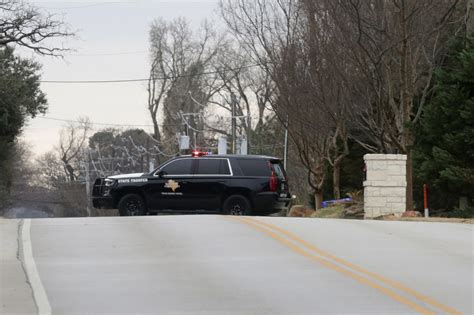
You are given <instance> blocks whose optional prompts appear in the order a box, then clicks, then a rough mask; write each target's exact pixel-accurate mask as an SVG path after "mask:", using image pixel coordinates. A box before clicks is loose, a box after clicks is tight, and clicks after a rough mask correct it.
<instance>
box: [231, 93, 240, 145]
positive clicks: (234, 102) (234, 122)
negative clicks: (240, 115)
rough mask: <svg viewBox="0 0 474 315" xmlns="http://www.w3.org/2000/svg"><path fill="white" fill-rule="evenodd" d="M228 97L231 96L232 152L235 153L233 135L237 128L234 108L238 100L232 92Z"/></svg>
mask: <svg viewBox="0 0 474 315" xmlns="http://www.w3.org/2000/svg"><path fill="white" fill-rule="evenodd" d="M230 97H231V107H232V154H235V149H236V142H235V136H236V129H237V122H236V117H235V108H236V106H237V102H238V100H237V96H235V94H234V93H232V94H231V95H230Z"/></svg>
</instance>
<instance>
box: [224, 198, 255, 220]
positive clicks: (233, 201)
mask: <svg viewBox="0 0 474 315" xmlns="http://www.w3.org/2000/svg"><path fill="white" fill-rule="evenodd" d="M222 211H223V213H224V214H228V215H250V213H251V212H252V209H251V205H250V201H249V200H248V199H247V198H245V197H244V196H242V195H232V196H230V197H228V198H227V199H226V200H225V201H224V204H223V206H222Z"/></svg>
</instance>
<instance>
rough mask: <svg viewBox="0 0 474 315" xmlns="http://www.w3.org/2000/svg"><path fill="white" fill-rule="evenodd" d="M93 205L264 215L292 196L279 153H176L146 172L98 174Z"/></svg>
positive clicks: (131, 211)
mask: <svg viewBox="0 0 474 315" xmlns="http://www.w3.org/2000/svg"><path fill="white" fill-rule="evenodd" d="M92 196H93V197H92V201H93V205H94V207H95V208H106V209H119V211H120V215H122V216H132V215H144V214H146V213H162V212H179V213H186V212H191V213H222V214H231V215H267V214H271V213H276V212H279V211H281V210H283V209H287V208H288V206H289V204H290V201H291V195H290V193H289V191H288V182H287V177H286V173H285V170H284V168H283V165H282V163H281V161H280V160H279V159H278V158H274V157H268V156H253V155H202V154H195V155H194V154H193V156H180V157H176V158H174V159H171V160H169V161H167V162H166V163H163V164H162V165H161V166H160V167H159V168H158V169H156V170H154V171H153V172H151V173H149V174H127V175H118V176H111V177H108V178H98V179H97V180H96V181H95V184H94V188H93V192H92Z"/></svg>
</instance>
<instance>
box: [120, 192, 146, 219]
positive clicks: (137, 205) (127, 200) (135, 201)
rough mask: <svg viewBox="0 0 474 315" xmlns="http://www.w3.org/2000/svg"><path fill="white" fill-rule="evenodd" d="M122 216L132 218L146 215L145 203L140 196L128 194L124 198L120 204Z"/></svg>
mask: <svg viewBox="0 0 474 315" xmlns="http://www.w3.org/2000/svg"><path fill="white" fill-rule="evenodd" d="M118 209H119V213H120V216H122V217H131V216H141V215H145V214H146V207H145V201H144V200H143V198H142V197H141V196H140V195H137V194H128V195H125V196H123V197H122V199H120V201H119V203H118Z"/></svg>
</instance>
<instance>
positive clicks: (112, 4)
mask: <svg viewBox="0 0 474 315" xmlns="http://www.w3.org/2000/svg"><path fill="white" fill-rule="evenodd" d="M32 2H33V3H34V4H35V5H36V6H40V7H43V8H47V9H48V11H49V12H51V13H55V14H56V13H57V14H59V15H61V16H63V19H64V21H65V22H66V23H68V24H69V25H70V27H71V29H73V30H78V32H77V35H78V39H75V40H69V41H68V42H67V44H68V46H69V47H72V48H74V49H76V52H73V53H71V55H67V56H66V58H65V60H61V59H58V58H50V57H37V56H36V57H35V59H36V60H38V61H39V62H40V63H41V64H42V65H43V69H42V72H43V76H42V80H45V81H46V80H48V81H57V80H121V79H143V78H147V77H148V72H149V55H148V31H149V26H150V24H151V22H152V21H153V20H154V19H155V18H158V17H162V18H165V19H169V20H171V19H173V18H175V17H179V16H184V17H187V18H189V20H190V21H191V23H192V26H193V27H194V28H198V27H199V24H200V22H201V21H202V19H204V18H208V19H211V20H216V19H218V17H217V16H218V12H217V3H218V0H194V1H193V0H172V1H171V0H170V1H163V0H129V1H126V0H122V1H101V0H97V1H40V0H36V1H32ZM41 88H42V90H43V91H44V92H45V93H46V94H47V97H48V101H49V110H48V113H47V114H46V115H45V116H44V117H46V118H48V117H49V118H53V119H57V118H59V119H69V120H77V119H78V117H80V116H87V117H89V118H90V119H91V121H92V122H99V123H110V124H123V125H150V124H151V120H150V118H149V114H148V113H147V110H146V101H147V92H146V83H145V82H135V83H113V84H52V83H42V85H41ZM40 117H41V116H40ZM65 124H66V122H62V121H55V120H50V119H44V118H39V117H38V118H35V119H34V120H32V121H31V122H29V123H28V126H26V127H25V128H24V132H23V139H24V140H26V141H27V143H29V144H31V146H32V150H33V152H34V153H35V154H36V155H38V154H42V153H45V152H47V151H49V150H51V149H53V147H54V146H56V145H57V144H58V141H59V131H60V129H61V127H62V126H64V125H65ZM94 127H95V128H96V129H100V128H104V127H105V126H101V125H94ZM144 129H145V130H149V131H150V132H151V130H152V128H150V127H149V128H147V127H145V128H144Z"/></svg>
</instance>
